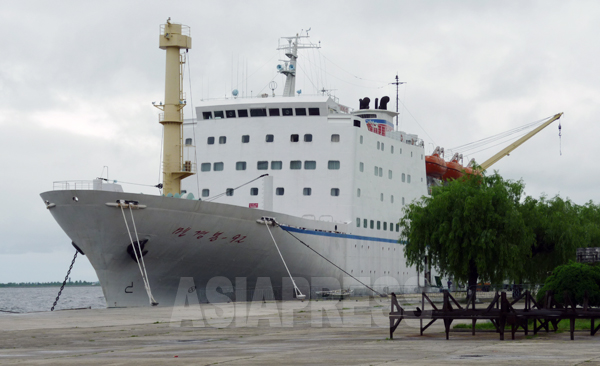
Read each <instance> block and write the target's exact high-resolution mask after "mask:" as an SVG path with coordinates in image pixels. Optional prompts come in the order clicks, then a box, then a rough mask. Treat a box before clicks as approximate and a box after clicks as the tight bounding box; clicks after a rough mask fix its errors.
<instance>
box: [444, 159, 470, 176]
mask: <svg viewBox="0 0 600 366" xmlns="http://www.w3.org/2000/svg"><path fill="white" fill-rule="evenodd" d="M459 160H462V155H459V154H458V153H456V154H454V156H453V157H452V159H451V160H450V161H449V162H447V163H446V167H447V170H446V174H444V175H443V176H442V179H443V180H448V179H458V178H460V177H462V176H463V175H464V173H463V171H464V170H465V168H464V167H463V166H462V164H461V163H459V162H458V161H459Z"/></svg>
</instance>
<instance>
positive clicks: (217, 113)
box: [215, 111, 225, 119]
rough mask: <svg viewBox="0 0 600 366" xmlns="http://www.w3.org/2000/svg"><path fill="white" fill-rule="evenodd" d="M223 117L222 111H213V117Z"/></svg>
mask: <svg viewBox="0 0 600 366" xmlns="http://www.w3.org/2000/svg"><path fill="white" fill-rule="evenodd" d="M221 118H225V117H224V116H223V111H215V119H221Z"/></svg>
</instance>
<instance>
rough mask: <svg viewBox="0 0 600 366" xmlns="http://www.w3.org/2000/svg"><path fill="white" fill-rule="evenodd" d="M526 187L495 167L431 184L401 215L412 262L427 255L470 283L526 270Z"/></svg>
mask: <svg viewBox="0 0 600 366" xmlns="http://www.w3.org/2000/svg"><path fill="white" fill-rule="evenodd" d="M523 187H524V186H523V183H522V182H521V181H518V182H515V181H508V180H504V179H503V178H502V177H501V176H500V175H498V174H497V173H496V174H494V175H491V176H485V175H484V176H477V175H474V176H465V177H463V178H461V179H459V180H453V181H449V182H448V183H447V184H446V185H444V186H440V187H433V190H432V194H431V196H430V197H423V198H422V199H421V200H420V201H418V202H415V203H412V204H410V205H408V206H407V207H406V208H405V214H404V217H403V218H402V220H401V221H400V226H401V239H402V240H406V242H407V244H406V248H405V253H404V254H405V257H406V259H407V262H408V264H409V265H415V266H416V267H417V269H418V270H419V271H423V270H424V266H425V261H424V258H425V257H427V258H429V261H430V265H431V266H432V267H434V268H437V269H438V270H439V271H440V273H441V274H442V275H446V274H450V275H452V276H453V277H454V278H455V280H457V281H461V282H466V281H468V283H469V285H470V286H473V285H475V284H476V282H477V279H478V278H479V279H481V280H486V281H492V282H495V283H499V282H502V281H503V280H505V279H507V278H518V277H522V276H524V274H525V272H524V261H526V260H527V258H528V257H529V255H530V253H531V247H532V246H533V244H534V236H533V233H532V232H531V230H528V228H527V225H526V224H525V221H524V219H523V215H522V214H521V211H520V200H521V197H522V195H523Z"/></svg>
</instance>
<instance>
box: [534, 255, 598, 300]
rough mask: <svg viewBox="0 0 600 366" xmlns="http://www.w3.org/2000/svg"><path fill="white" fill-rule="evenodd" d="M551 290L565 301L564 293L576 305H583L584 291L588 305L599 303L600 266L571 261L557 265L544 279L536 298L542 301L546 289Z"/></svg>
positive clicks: (559, 298)
mask: <svg viewBox="0 0 600 366" xmlns="http://www.w3.org/2000/svg"><path fill="white" fill-rule="evenodd" d="M548 290H552V291H553V292H554V298H555V299H556V300H557V301H558V302H560V303H563V304H564V303H565V300H566V299H565V298H564V294H565V291H566V292H567V294H568V296H569V297H570V299H571V302H573V303H574V304H576V305H583V299H584V295H585V292H586V291H587V293H588V296H589V305H591V306H598V305H600V267H598V266H590V265H588V264H584V263H577V262H573V261H571V262H570V263H569V264H563V265H561V266H558V267H556V268H555V269H554V271H552V274H551V275H550V277H548V278H547V279H546V283H545V284H544V286H543V287H542V288H541V289H540V291H538V294H537V299H538V301H542V300H543V298H544V295H545V294H546V291H548Z"/></svg>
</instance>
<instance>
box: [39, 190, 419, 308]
mask: <svg viewBox="0 0 600 366" xmlns="http://www.w3.org/2000/svg"><path fill="white" fill-rule="evenodd" d="M41 197H42V199H43V200H44V201H46V202H47V204H50V206H52V207H51V208H49V211H50V212H51V214H52V215H53V217H54V218H55V220H56V221H57V222H58V224H59V225H60V226H61V228H62V229H63V230H64V231H65V233H66V234H67V235H68V236H69V238H70V239H71V240H72V241H73V242H74V243H75V244H76V245H77V246H78V247H79V248H81V250H82V251H83V252H84V253H85V255H86V256H87V258H88V259H89V261H90V263H91V264H92V266H93V267H94V269H95V271H96V273H97V275H98V279H99V281H100V284H101V285H102V289H103V292H104V296H105V298H106V303H107V306H108V307H130V306H148V305H149V297H148V295H147V292H146V290H145V288H144V282H143V279H142V275H141V272H142V271H143V270H144V268H142V271H141V270H140V266H139V265H138V263H137V262H136V261H135V260H134V259H132V257H131V255H130V254H129V253H128V252H127V247H128V246H130V245H131V243H132V241H134V242H135V241H137V240H138V239H139V241H140V242H142V241H144V240H147V242H146V244H145V246H144V251H147V253H146V254H145V256H144V257H143V264H144V267H145V272H146V273H147V278H148V282H149V285H150V289H151V293H152V295H153V297H154V299H155V300H156V301H157V302H158V303H159V304H160V305H161V306H163V305H164V306H172V305H174V304H175V305H177V304H176V299H177V292H178V291H181V289H180V284H184V283H185V284H186V286H188V285H189V284H190V282H189V279H188V280H186V281H183V282H182V281H181V279H182V278H192V279H193V281H194V285H195V287H193V288H192V287H189V288H187V287H186V289H187V290H188V291H189V292H190V293H191V292H195V291H196V292H197V294H198V297H199V299H200V301H229V300H236V299H237V300H251V299H252V298H253V297H254V296H255V294H256V293H257V291H256V290H260V291H259V292H260V296H263V297H275V298H291V297H293V296H294V295H293V287H292V286H291V281H290V280H289V275H288V273H287V271H286V268H285V266H284V263H283V261H282V259H281V257H280V255H279V253H278V251H277V247H276V246H275V244H274V242H273V238H274V240H275V242H276V243H277V246H278V248H279V249H280V251H281V256H283V258H284V259H285V261H286V264H287V266H288V267H289V270H290V272H291V274H292V276H293V278H294V279H295V280H296V282H297V283H298V286H299V287H300V289H301V290H302V292H304V293H307V292H308V293H310V292H311V291H312V293H313V294H314V293H315V292H316V291H321V290H327V289H329V290H336V289H339V288H341V287H344V288H347V287H352V288H359V289H360V288H361V289H363V290H366V288H365V287H364V286H363V285H361V284H360V283H359V282H357V281H356V280H354V279H352V278H350V276H349V275H352V276H354V277H359V278H360V279H361V281H362V282H365V283H367V284H369V285H376V286H378V287H379V289H380V290H382V289H384V290H386V291H391V290H394V289H395V288H396V291H398V290H400V291H401V289H398V288H397V287H399V284H400V283H401V282H402V280H403V277H404V278H406V277H407V276H408V277H411V276H416V273H409V271H408V269H406V268H404V267H403V265H401V263H403V262H404V261H403V258H402V245H401V244H398V243H397V241H396V240H393V239H385V238H373V237H364V236H360V235H350V234H348V233H344V232H343V230H345V229H347V228H348V225H347V224H346V225H342V224H335V223H332V222H320V221H316V220H307V219H303V218H298V217H293V216H289V215H285V214H281V213H275V212H270V211H265V210H259V209H250V208H244V207H239V206H233V205H227V204H220V203H214V202H206V201H198V200H185V199H179V198H171V197H162V196H151V195H143V194H131V193H123V192H107V191H94V190H81V191H79V190H61V191H49V192H45V193H42V194H41ZM118 200H133V201H137V202H139V205H140V206H145V207H144V208H141V209H131V210H130V209H129V208H124V209H121V208H120V207H115V205H114V203H115V202H116V201H118ZM107 203H109V204H112V205H107ZM261 217H273V218H275V219H276V220H277V222H278V223H280V224H281V225H282V226H280V227H279V226H269V229H270V231H271V232H272V235H273V238H272V237H271V235H270V233H269V229H268V228H267V226H266V225H265V224H264V223H259V222H257V220H259V221H260V219H261ZM338 225H339V226H340V227H339V228H338ZM136 233H137V238H136ZM130 235H131V238H130ZM305 244H306V245H308V246H310V248H308V247H307V246H306V245H305ZM392 249H393V250H392ZM325 258H326V259H325ZM332 263H335V265H337V266H338V267H339V268H338V267H336V266H334V265H333V264H332ZM390 267H393V271H392V270H390ZM340 268H343V269H344V270H345V271H346V272H347V273H344V272H343V271H342V270H340ZM367 268H369V269H370V271H369V273H365V272H367ZM386 268H387V269H388V270H387V271H386V270H385V269H386ZM382 269H383V270H382ZM378 270H379V272H378ZM400 270H402V275H400V273H401V272H400ZM315 279H318V280H315ZM179 305H182V304H179Z"/></svg>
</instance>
